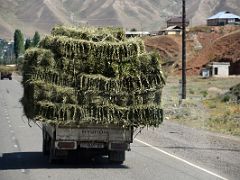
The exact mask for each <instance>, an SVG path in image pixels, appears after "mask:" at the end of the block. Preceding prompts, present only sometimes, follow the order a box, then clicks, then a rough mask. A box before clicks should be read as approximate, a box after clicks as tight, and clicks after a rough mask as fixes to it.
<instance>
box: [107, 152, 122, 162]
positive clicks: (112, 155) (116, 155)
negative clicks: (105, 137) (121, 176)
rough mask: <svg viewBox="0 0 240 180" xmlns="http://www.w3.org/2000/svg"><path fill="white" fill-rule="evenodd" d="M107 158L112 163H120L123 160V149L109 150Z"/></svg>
mask: <svg viewBox="0 0 240 180" xmlns="http://www.w3.org/2000/svg"><path fill="white" fill-rule="evenodd" d="M109 160H110V161H111V162H112V163H114V164H122V163H123V162H124V161H125V151H109Z"/></svg>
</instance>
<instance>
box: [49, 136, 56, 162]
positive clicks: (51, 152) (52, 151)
mask: <svg viewBox="0 0 240 180" xmlns="http://www.w3.org/2000/svg"><path fill="white" fill-rule="evenodd" d="M48 162H49V163H50V164H55V163H56V157H55V146H54V140H52V139H50V149H49V157H48Z"/></svg>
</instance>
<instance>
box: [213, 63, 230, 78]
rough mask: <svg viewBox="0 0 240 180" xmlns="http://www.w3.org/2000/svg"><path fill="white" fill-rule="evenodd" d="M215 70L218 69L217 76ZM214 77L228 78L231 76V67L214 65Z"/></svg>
mask: <svg viewBox="0 0 240 180" xmlns="http://www.w3.org/2000/svg"><path fill="white" fill-rule="evenodd" d="M215 68H217V71H218V72H217V74H215ZM212 76H213V77H228V76H229V66H228V65H213V66H212Z"/></svg>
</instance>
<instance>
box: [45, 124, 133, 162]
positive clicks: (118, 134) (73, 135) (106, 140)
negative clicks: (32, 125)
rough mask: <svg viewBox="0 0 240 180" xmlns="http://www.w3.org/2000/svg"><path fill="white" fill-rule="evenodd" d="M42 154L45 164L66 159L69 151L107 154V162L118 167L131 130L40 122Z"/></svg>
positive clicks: (131, 140) (86, 153)
mask: <svg viewBox="0 0 240 180" xmlns="http://www.w3.org/2000/svg"><path fill="white" fill-rule="evenodd" d="M42 137H43V138H42V139H43V142H42V151H43V154H44V155H47V156H48V159H49V162H50V163H54V162H56V160H60V159H66V158H67V157H68V155H69V154H70V153H72V152H73V151H75V152H79V154H80V155H81V153H80V152H85V153H82V154H84V155H90V156H96V155H107V156H108V159H109V161H110V162H111V163H114V164H122V163H123V162H124V160H125V151H129V150H130V143H132V142H133V128H120V127H103V126H86V127H81V128H77V127H76V128H69V127H64V126H63V127H61V126H60V127H57V126H53V125H50V124H48V123H42Z"/></svg>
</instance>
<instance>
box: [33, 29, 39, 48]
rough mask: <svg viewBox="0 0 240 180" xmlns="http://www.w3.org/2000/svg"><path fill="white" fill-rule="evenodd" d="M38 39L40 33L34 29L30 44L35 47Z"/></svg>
mask: <svg viewBox="0 0 240 180" xmlns="http://www.w3.org/2000/svg"><path fill="white" fill-rule="evenodd" d="M39 41H40V34H39V33H38V32H37V31H36V32H35V34H34V36H33V40H32V46H33V47H36V46H37V45H38V43H39Z"/></svg>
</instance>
